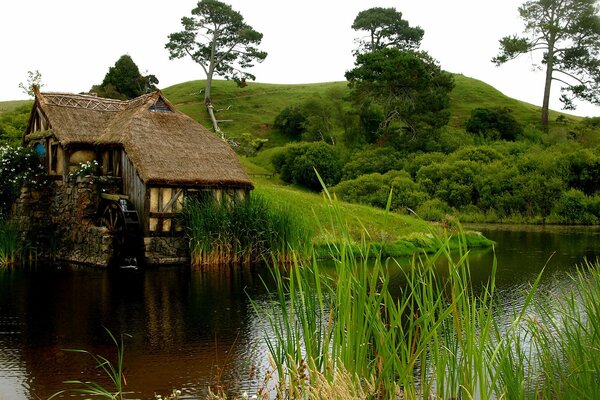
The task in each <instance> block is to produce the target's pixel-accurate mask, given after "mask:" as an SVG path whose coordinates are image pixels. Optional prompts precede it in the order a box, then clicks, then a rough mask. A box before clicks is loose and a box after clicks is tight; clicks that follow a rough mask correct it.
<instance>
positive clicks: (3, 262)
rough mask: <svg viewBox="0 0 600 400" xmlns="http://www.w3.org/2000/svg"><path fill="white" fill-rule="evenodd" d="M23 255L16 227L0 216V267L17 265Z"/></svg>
mask: <svg viewBox="0 0 600 400" xmlns="http://www.w3.org/2000/svg"><path fill="white" fill-rule="evenodd" d="M22 253H23V246H22V244H21V240H20V236H19V232H18V230H17V227H16V226H15V225H14V224H13V223H11V222H9V221H7V220H6V219H4V218H2V216H1V215H0V267H8V266H10V265H13V264H15V263H17V262H18V261H19V260H20V258H21V256H22Z"/></svg>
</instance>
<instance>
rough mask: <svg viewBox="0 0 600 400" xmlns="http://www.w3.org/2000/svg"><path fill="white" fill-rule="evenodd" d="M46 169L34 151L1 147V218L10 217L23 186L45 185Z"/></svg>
mask: <svg viewBox="0 0 600 400" xmlns="http://www.w3.org/2000/svg"><path fill="white" fill-rule="evenodd" d="M43 176H45V169H44V167H43V166H42V164H41V163H40V158H39V156H38V155H37V154H36V153H35V152H34V151H33V150H32V149H25V148H22V147H11V146H7V145H4V146H0V182H2V184H1V185H0V216H2V215H8V213H9V211H10V208H11V207H12V204H13V203H14V201H15V200H16V199H17V197H18V196H19V191H20V190H21V187H22V186H23V185H29V186H37V185H39V184H43V183H44V181H43V179H42V177H43Z"/></svg>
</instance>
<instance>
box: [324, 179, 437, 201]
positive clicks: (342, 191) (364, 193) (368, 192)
mask: <svg viewBox="0 0 600 400" xmlns="http://www.w3.org/2000/svg"><path fill="white" fill-rule="evenodd" d="M332 191H333V192H334V193H335V194H336V195H338V196H339V197H340V198H341V199H342V200H344V201H348V202H352V203H361V204H367V205H370V206H373V207H379V208H386V206H387V203H388V199H389V195H390V191H392V198H391V204H390V208H391V209H392V210H401V209H406V208H410V209H414V208H415V207H417V206H418V205H419V204H421V203H422V202H424V201H425V200H427V199H428V198H429V196H428V195H427V193H425V191H424V190H423V189H422V188H421V186H420V185H418V184H417V183H415V182H413V180H412V179H411V178H410V175H408V173H406V172H404V171H390V172H388V173H386V174H383V175H382V174H379V173H373V174H367V175H362V176H359V177H358V178H356V179H352V180H348V181H344V182H341V183H340V184H338V185H337V186H335V187H333V188H332Z"/></svg>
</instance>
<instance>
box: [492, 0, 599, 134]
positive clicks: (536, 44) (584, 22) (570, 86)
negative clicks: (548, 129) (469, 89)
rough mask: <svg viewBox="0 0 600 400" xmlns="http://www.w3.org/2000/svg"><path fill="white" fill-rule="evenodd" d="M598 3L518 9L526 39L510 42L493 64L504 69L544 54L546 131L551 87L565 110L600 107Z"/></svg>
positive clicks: (548, 2) (564, 0) (540, 2)
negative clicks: (584, 104) (582, 104)
mask: <svg viewBox="0 0 600 400" xmlns="http://www.w3.org/2000/svg"><path fill="white" fill-rule="evenodd" d="M598 12H599V8H598V1H597V0H529V1H526V2H525V3H524V4H523V5H522V6H521V7H519V14H520V16H521V18H522V19H523V21H524V22H525V29H524V34H525V35H524V36H518V35H513V36H505V37H504V38H502V39H501V40H500V53H499V54H498V55H497V56H496V57H494V58H493V59H492V62H494V63H496V65H501V64H503V63H505V62H507V61H509V60H512V59H514V58H516V57H518V56H519V55H521V54H525V53H533V52H538V51H539V52H541V63H542V64H544V65H545V68H546V82H545V87H544V101H543V105H542V125H543V126H547V124H548V106H549V103H548V100H549V94H550V87H551V84H552V81H553V80H554V81H558V82H560V84H561V85H562V86H561V92H562V95H561V101H562V103H563V105H564V108H565V109H570V110H572V109H574V108H575V105H574V103H573V100H574V99H580V100H583V101H588V102H591V103H593V104H600V59H599V54H600V17H599V15H598Z"/></svg>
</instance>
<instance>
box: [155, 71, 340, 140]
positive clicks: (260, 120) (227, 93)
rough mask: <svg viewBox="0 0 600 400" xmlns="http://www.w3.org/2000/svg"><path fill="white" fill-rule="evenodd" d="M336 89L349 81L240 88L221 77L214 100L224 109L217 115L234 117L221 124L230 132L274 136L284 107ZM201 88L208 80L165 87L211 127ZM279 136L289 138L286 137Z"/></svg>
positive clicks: (185, 109)
mask: <svg viewBox="0 0 600 400" xmlns="http://www.w3.org/2000/svg"><path fill="white" fill-rule="evenodd" d="M336 88H338V89H339V88H341V89H346V83H345V82H330V83H315V84H298V85H282V84H281V85H280V84H266V83H254V82H250V83H249V84H248V86H247V87H245V88H238V87H237V85H236V84H235V83H234V82H233V81H222V80H217V81H214V82H213V88H212V99H213V103H214V106H215V110H222V111H219V112H218V113H217V118H218V119H220V120H233V121H232V122H223V123H222V124H221V128H222V129H223V130H224V131H225V132H226V133H227V134H229V135H231V136H234V137H235V136H236V135H239V134H242V133H251V134H253V135H254V136H256V137H269V138H270V137H271V136H272V134H273V131H272V125H273V121H274V120H275V117H276V116H277V114H279V112H280V111H281V110H282V109H283V108H285V107H286V106H288V105H292V104H297V103H300V102H302V101H304V100H307V99H309V98H311V97H313V96H318V95H324V94H325V93H327V91H329V90H332V89H336ZM200 90H204V81H191V82H184V83H180V84H177V85H174V86H171V87H168V88H166V89H164V90H163V93H164V94H165V96H166V97H167V98H168V99H169V101H170V102H172V103H173V104H174V105H175V106H176V107H177V108H178V109H179V110H181V111H183V112H184V113H186V114H188V115H189V116H191V117H192V118H194V119H195V120H197V121H199V122H200V123H202V124H203V125H204V126H206V127H210V126H211V125H210V120H209V119H208V115H207V114H206V109H205V108H204V104H203V101H204V97H203V94H200V93H199V91H200ZM276 139H280V141H281V140H285V138H283V137H279V138H276Z"/></svg>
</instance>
